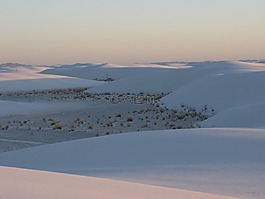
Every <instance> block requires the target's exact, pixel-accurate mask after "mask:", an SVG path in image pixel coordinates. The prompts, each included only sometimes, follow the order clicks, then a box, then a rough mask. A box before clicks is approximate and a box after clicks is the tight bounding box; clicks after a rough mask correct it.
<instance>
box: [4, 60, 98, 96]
mask: <svg viewBox="0 0 265 199" xmlns="http://www.w3.org/2000/svg"><path fill="white" fill-rule="evenodd" d="M0 69H1V70H0V92H14V91H30V90H48V89H62V88H77V87H92V86H95V85H100V84H103V82H98V81H92V80H84V79H78V78H70V77H65V76H57V75H46V74H39V72H41V71H43V70H45V69H47V67H37V66H27V65H19V64H4V65H0Z"/></svg>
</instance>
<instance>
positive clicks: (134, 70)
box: [42, 64, 176, 80]
mask: <svg viewBox="0 0 265 199" xmlns="http://www.w3.org/2000/svg"><path fill="white" fill-rule="evenodd" d="M172 68H176V66H174V67H171V66H162V65H157V64H134V65H129V66H123V65H115V64H87V65H86V66H85V65H82V67H76V66H72V67H69V66H61V67H56V68H53V69H47V70H45V71H43V72H42V74H55V75H63V76H69V77H77V78H83V79H91V80H93V79H107V78H112V79H115V80H116V79H122V78H125V77H131V76H137V75H139V74H145V73H152V72H154V71H160V70H162V69H172Z"/></svg>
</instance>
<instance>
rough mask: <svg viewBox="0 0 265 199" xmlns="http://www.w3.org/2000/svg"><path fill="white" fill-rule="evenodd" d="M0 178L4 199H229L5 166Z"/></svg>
mask: <svg viewBox="0 0 265 199" xmlns="http://www.w3.org/2000/svg"><path fill="white" fill-rule="evenodd" d="M0 175H1V178H0V196H1V198H6V199H17V198H20V199H35V198H38V199H48V198H49V199H55V198H64V199H68V198H69V199H72V198H78V199H87V198H93V199H106V198H109V199H112V198H113V199H124V198H126V199H135V198H137V199H146V198H152V199H171V198H172V199H177V198H179V199H182V198H197V199H226V198H227V199H228V198H230V197H224V196H217V195H213V194H205V193H199V192H192V191H185V190H179V189H172V188H165V187H158V186H151V185H143V184H136V183H129V182H122V181H114V180H107V179H99V178H92V177H81V176H74V175H67V174H58V173H49V172H42V171H33V170H24V169H14V168H7V167H0ZM14 189H15V191H14ZM231 199H232V198H231Z"/></svg>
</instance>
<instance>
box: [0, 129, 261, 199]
mask: <svg viewBox="0 0 265 199" xmlns="http://www.w3.org/2000/svg"><path fill="white" fill-rule="evenodd" d="M264 153H265V131H264V130H254V129H193V130H175V131H173V130H171V131H151V132H145V133H144V132H141V133H128V134H119V135H113V136H105V137H99V138H90V139H83V140H77V141H70V142H65V143H58V144H52V145H46V146H41V147H35V148H28V149H24V150H19V151H13V152H7V153H2V154H0V165H2V166H12V167H20V168H30V169H38V170H46V171H57V172H64V173H74V174H80V175H89V176H97V177H102V178H112V179H119V180H125V181H127V180H129V181H134V182H141V183H147V184H157V185H161V186H168V187H175V188H181V189H187V190H193V191H198V190H199V191H201V192H206V193H214V194H218V195H229V196H237V197H241V198H263V196H264V195H265V192H264V186H265V184H264V183H265V156H264Z"/></svg>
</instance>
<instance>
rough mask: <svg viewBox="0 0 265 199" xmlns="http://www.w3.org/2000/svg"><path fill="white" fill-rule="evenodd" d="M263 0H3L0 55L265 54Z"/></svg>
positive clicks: (155, 57) (184, 57)
mask: <svg viewBox="0 0 265 199" xmlns="http://www.w3.org/2000/svg"><path fill="white" fill-rule="evenodd" d="M264 9H265V1H264V0H45V1H44V0H0V62H1V63H4V62H19V63H27V64H49V65H52V64H65V63H76V62H108V63H117V64H130V63H136V62H137V63H141V62H153V61H202V60H238V59H264V58H265V54H264V53H265V25H264V21H265V12H264Z"/></svg>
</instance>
